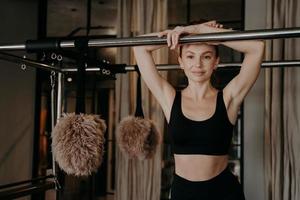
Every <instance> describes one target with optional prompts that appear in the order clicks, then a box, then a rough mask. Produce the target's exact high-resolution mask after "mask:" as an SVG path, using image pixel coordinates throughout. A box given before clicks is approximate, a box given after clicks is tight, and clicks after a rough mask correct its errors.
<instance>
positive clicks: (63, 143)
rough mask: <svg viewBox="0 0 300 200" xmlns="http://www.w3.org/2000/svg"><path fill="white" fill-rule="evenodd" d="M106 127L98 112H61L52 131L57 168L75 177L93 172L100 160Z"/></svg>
mask: <svg viewBox="0 0 300 200" xmlns="http://www.w3.org/2000/svg"><path fill="white" fill-rule="evenodd" d="M105 130H106V125H105V122H104V120H103V119H101V118H100V117H99V116H98V115H88V114H79V115H77V114H75V113H69V114H63V117H62V118H60V120H59V122H58V123H57V124H56V126H55V128H54V130H53V131H52V151H53V154H54V158H55V160H56V161H57V163H58V165H59V167H60V168H61V169H62V170H64V171H65V172H66V173H67V174H72V175H75V176H88V175H90V174H91V173H92V172H96V171H97V169H98V167H99V166H100V165H101V163H102V157H103V153H104V142H105V138H104V132H105Z"/></svg>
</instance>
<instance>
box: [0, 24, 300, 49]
mask: <svg viewBox="0 0 300 200" xmlns="http://www.w3.org/2000/svg"><path fill="white" fill-rule="evenodd" d="M291 37H300V28H299V27H295V28H278V29H260V30H247V31H232V32H221V33H206V34H199V35H188V36H184V37H181V38H180V39H179V43H193V42H211V41H234V40H251V39H278V38H291ZM43 41H45V40H43ZM35 43H37V42H35ZM166 43H167V40H166V37H162V38H158V37H155V36H151V37H131V38H111V39H109V38H106V39H90V40H89V41H88V46H89V47H124V46H138V45H155V44H166ZM59 46H60V48H63V49H64V48H74V47H75V44H74V40H66V41H61V42H60V45H59ZM3 50H11V51H15V50H26V45H24V44H14V45H0V51H3ZM41 50H43V49H42V48H41Z"/></svg>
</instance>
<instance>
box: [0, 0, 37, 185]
mask: <svg viewBox="0 0 300 200" xmlns="http://www.w3.org/2000/svg"><path fill="white" fill-rule="evenodd" d="M37 2H38V0H26V1H22V0H1V1H0V24H1V31H0V44H4V43H10V44H12V43H24V41H25V40H26V39H35V38H36V35H37V13H38V12H37V10H38V4H37ZM11 53H15V52H11ZM20 55H22V54H20ZM34 101H35V70H34V69H32V68H28V69H27V70H26V71H22V70H21V69H20V66H19V65H16V64H12V63H9V62H6V61H0V185H2V184H7V183H11V182H15V181H20V180H26V179H30V178H31V170H32V169H31V168H32V167H31V166H32V149H33V133H34Z"/></svg>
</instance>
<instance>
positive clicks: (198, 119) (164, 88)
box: [134, 21, 264, 200]
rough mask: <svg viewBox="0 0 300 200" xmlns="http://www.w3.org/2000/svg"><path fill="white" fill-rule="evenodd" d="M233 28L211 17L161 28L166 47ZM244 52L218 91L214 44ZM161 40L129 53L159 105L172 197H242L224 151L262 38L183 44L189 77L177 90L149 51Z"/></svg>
mask: <svg viewBox="0 0 300 200" xmlns="http://www.w3.org/2000/svg"><path fill="white" fill-rule="evenodd" d="M225 31H232V30H229V29H224V28H223V26H222V25H220V24H218V23H216V22H215V21H210V22H206V23H202V24H197V25H190V26H185V27H176V28H175V29H173V30H166V31H163V32H160V33H152V34H148V35H147V36H149V35H152V36H153V35H154V36H155V35H156V36H158V37H162V36H167V42H168V47H170V49H172V50H174V49H176V48H177V47H178V38H179V37H180V36H181V35H182V34H201V33H216V32H225ZM218 44H222V45H225V46H227V47H229V48H232V49H234V50H236V51H239V52H241V53H244V60H243V63H242V67H241V70H240V73H239V74H238V75H237V76H236V77H235V78H233V79H232V80H231V81H230V82H229V83H228V84H227V86H226V87H225V88H224V89H223V90H222V91H218V90H217V89H216V88H214V87H213V86H212V85H211V81H210V79H211V76H212V74H213V72H214V70H215V69H216V67H217V65H218V63H219V57H218V51H217V48H216V46H215V45H218ZM161 47H163V45H153V46H137V47H134V54H135V58H136V61H137V64H138V66H139V70H140V72H141V75H142V78H143V79H144V81H145V83H146V85H147V86H148V87H149V89H150V91H151V92H152V94H153V95H154V96H155V98H156V99H157V101H158V102H159V104H160V105H161V107H162V110H163V112H164V115H165V117H166V119H167V122H168V126H169V127H168V128H169V133H170V136H171V138H172V149H173V153H174V159H175V174H174V180H173V184H172V188H171V198H172V200H225V199H226V200H241V199H245V197H244V193H243V189H242V187H241V184H240V183H239V182H238V180H237V178H236V177H235V176H234V175H233V174H232V173H231V172H230V170H229V168H228V150H229V147H230V143H231V140H232V130H233V126H234V124H235V121H236V118H237V113H238V110H239V107H240V105H241V103H242V101H243V100H244V98H245V96H246V95H247V93H248V92H249V90H250V88H251V87H252V86H253V84H254V82H255V80H256V79H257V77H258V74H259V71H260V64H261V61H262V57H263V52H264V43H263V42H262V41H257V40H251V41H226V42H219V43H194V44H184V45H180V47H179V53H178V54H179V55H178V61H179V64H180V67H181V69H183V70H184V73H185V75H186V76H187V79H188V86H187V87H186V88H184V89H183V90H182V91H175V89H174V88H173V87H172V86H171V85H170V84H169V83H168V82H167V81H166V80H165V79H163V78H162V77H161V76H160V75H159V73H158V72H157V70H156V67H155V63H154V61H153V58H152V55H151V52H152V51H154V50H156V49H159V48H161Z"/></svg>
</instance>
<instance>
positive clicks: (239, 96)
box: [175, 21, 264, 106]
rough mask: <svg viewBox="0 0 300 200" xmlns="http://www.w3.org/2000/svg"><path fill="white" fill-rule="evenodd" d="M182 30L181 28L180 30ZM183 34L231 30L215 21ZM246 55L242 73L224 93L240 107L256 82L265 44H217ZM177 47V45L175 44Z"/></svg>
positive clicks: (195, 26)
mask: <svg viewBox="0 0 300 200" xmlns="http://www.w3.org/2000/svg"><path fill="white" fill-rule="evenodd" d="M178 30H180V28H178ZM180 31H181V33H184V32H185V33H189V34H201V33H216V32H229V31H232V30H231V29H223V28H222V26H220V25H216V22H215V21H211V22H208V23H206V24H199V25H191V26H186V27H182V28H181V30H180ZM217 44H222V45H224V46H227V47H229V48H232V49H234V50H236V51H238V52H241V53H243V54H244V60H243V62H242V65H241V70H240V73H239V74H238V75H237V76H236V77H235V78H234V79H233V80H231V82H230V83H229V84H228V85H227V86H226V87H225V88H224V93H226V94H228V95H229V98H230V99H232V103H234V104H235V105H236V106H239V105H240V104H241V102H242V101H243V99H244V98H245V96H246V95H247V93H248V92H249V90H250V89H251V87H252V86H253V84H254V82H255V81H256V79H257V77H258V75H259V72H260V65H261V62H262V58H263V53H264V42H263V41H259V40H247V41H226V42H219V43H218V42H217ZM175 45H176V44H175Z"/></svg>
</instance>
